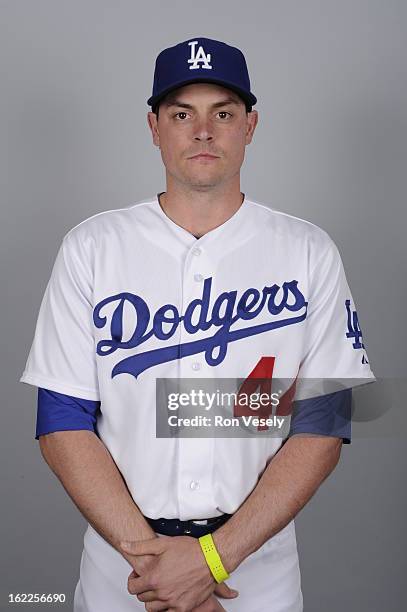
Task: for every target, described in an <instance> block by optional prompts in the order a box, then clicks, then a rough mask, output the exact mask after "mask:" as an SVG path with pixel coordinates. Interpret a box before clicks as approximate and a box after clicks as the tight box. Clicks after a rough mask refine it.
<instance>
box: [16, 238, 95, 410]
mask: <svg viewBox="0 0 407 612" xmlns="http://www.w3.org/2000/svg"><path fill="white" fill-rule="evenodd" d="M90 252H91V249H90V246H89V244H86V243H85V241H84V240H83V239H82V240H80V239H79V237H78V235H77V233H76V232H74V231H71V232H68V234H66V236H65V237H64V239H63V241H62V244H61V246H60V248H59V251H58V253H57V256H56V259H55V262H54V266H53V268H52V272H51V277H50V279H49V281H48V284H47V286H46V289H45V293H44V296H43V298H42V302H41V305H40V309H39V314H38V318H37V323H36V328H35V334H34V339H33V342H32V345H31V349H30V351H29V355H28V358H27V362H26V366H25V369H24V372H23V374H22V376H21V378H20V382H24V383H28V384H31V385H35V386H37V387H43V388H46V389H49V390H51V391H56V392H58V393H63V394H66V395H72V396H77V397H81V398H83V399H88V400H94V401H98V400H100V395H99V388H98V379H97V367H96V352H95V338H94V333H93V319H92V310H93V306H92V294H93V281H92V278H93V273H92V264H91V257H90Z"/></svg>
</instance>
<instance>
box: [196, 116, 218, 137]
mask: <svg viewBox="0 0 407 612" xmlns="http://www.w3.org/2000/svg"><path fill="white" fill-rule="evenodd" d="M194 140H197V141H198V142H209V141H211V140H213V133H212V127H211V122H210V120H208V119H205V118H203V119H201V120H199V121H197V123H196V128H195V136H194Z"/></svg>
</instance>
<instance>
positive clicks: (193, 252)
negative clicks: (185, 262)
mask: <svg viewBox="0 0 407 612" xmlns="http://www.w3.org/2000/svg"><path fill="white" fill-rule="evenodd" d="M201 253H202V249H200V248H199V247H195V248H194V249H192V255H195V256H196V257H198V256H199V255H200V254H201Z"/></svg>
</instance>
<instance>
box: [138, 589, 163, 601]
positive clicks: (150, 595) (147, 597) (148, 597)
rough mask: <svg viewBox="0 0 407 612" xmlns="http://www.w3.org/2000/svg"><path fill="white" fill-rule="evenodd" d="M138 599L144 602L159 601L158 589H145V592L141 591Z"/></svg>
mask: <svg viewBox="0 0 407 612" xmlns="http://www.w3.org/2000/svg"><path fill="white" fill-rule="evenodd" d="M137 599H138V600H139V601H143V602H149V601H159V598H158V595H157V591H144V593H139V594H138V595H137Z"/></svg>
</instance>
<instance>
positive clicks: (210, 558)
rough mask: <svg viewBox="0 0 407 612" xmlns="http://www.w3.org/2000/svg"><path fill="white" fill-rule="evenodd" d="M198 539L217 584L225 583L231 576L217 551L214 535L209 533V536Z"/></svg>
mask: <svg viewBox="0 0 407 612" xmlns="http://www.w3.org/2000/svg"><path fill="white" fill-rule="evenodd" d="M198 539H199V544H200V545H201V549H202V552H203V554H204V556H205V560H206V562H207V564H208V566H209V569H210V570H211V572H212V576H213V577H214V578H215V580H216V582H218V583H219V582H223V581H224V580H226V578H229V574H228V573H227V571H226V570H225V568H224V567H223V563H222V561H221V558H220V557H219V553H218V551H217V550H216V546H215V542H214V541H213V538H212V534H211V533H208V534H207V535H204V536H201V537H200V538H198Z"/></svg>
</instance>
